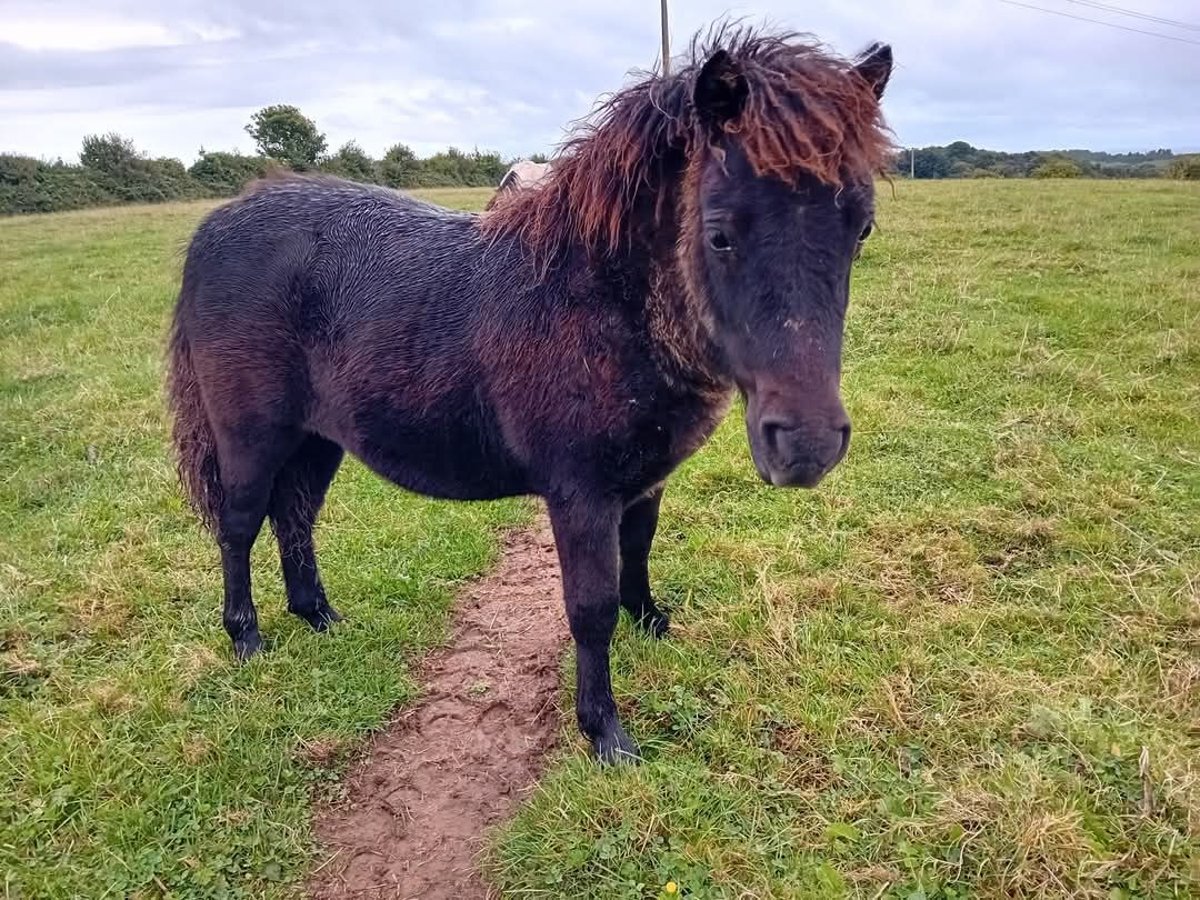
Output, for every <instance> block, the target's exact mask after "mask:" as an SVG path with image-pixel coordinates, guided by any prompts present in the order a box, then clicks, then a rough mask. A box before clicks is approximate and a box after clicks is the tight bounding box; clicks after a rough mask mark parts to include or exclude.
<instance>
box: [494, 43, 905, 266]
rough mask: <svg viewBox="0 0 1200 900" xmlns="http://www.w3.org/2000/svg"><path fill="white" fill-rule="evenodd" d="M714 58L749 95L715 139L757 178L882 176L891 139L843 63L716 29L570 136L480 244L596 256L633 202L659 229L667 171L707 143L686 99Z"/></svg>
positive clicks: (625, 233)
mask: <svg viewBox="0 0 1200 900" xmlns="http://www.w3.org/2000/svg"><path fill="white" fill-rule="evenodd" d="M717 50H725V51H726V52H728V53H729V55H730V56H731V57H732V59H733V61H734V63H735V64H736V65H737V67H738V69H739V70H740V71H741V73H742V74H743V75H744V76H745V78H746V81H747V84H748V86H749V95H748V98H747V100H746V104H745V107H744V108H743V110H742V113H741V114H740V115H739V116H738V117H737V118H735V119H733V120H732V121H730V122H728V123H726V124H725V126H724V131H725V133H726V134H729V135H733V136H736V139H737V140H738V141H739V142H740V144H741V147H742V149H743V151H744V152H745V153H746V156H747V158H748V159H749V162H750V164H751V165H752V166H753V167H754V170H755V172H756V173H757V174H759V175H772V176H775V177H778V178H781V179H784V180H787V181H794V180H795V179H796V178H798V177H799V176H800V175H801V174H802V173H809V174H811V175H813V176H815V177H817V178H818V179H820V180H821V181H822V182H824V183H826V184H830V185H836V186H841V185H842V184H845V183H847V182H849V181H857V180H863V179H869V178H871V177H874V176H875V175H876V174H879V173H882V172H883V171H884V169H885V168H886V165H887V162H888V159H889V156H890V154H891V152H892V150H893V149H894V147H893V144H892V141H891V138H890V136H889V135H890V132H889V131H888V128H887V126H886V125H885V123H884V120H883V115H882V113H881V111H880V107H879V101H878V100H877V99H876V97H875V94H874V92H873V89H872V86H871V85H870V84H869V83H868V82H867V80H866V79H865V78H863V77H862V76H861V75H859V74H858V73H857V72H856V71H855V70H854V65H853V63H852V62H851V61H849V60H846V59H843V58H842V57H839V56H837V55H835V54H833V53H831V52H829V51H828V50H826V49H825V48H823V47H822V46H821V44H819V43H818V42H816V41H815V40H814V39H812V38H811V37H810V36H808V35H802V34H797V33H791V32H788V33H783V34H766V33H763V32H760V31H757V30H755V29H751V28H743V27H740V26H736V25H722V26H719V27H717V28H716V29H714V30H713V31H712V32H711V33H710V34H709V35H708V37H707V38H706V39H701V37H700V36H697V37H696V38H695V39H694V40H693V41H692V43H691V46H690V52H689V57H690V59H689V60H688V62H687V63H686V64H684V65H683V66H682V67H681V68H680V69H679V70H678V71H677V72H675V73H674V74H672V75H670V76H668V77H666V78H662V77H658V76H651V75H645V74H643V75H642V77H641V80H639V81H638V82H637V83H635V84H633V85H632V86H630V87H627V88H625V89H623V90H621V91H618V92H617V93H615V94H612V95H611V96H609V97H608V98H607V99H605V100H604V101H602V102H601V103H600V104H599V105H598V107H597V108H596V110H595V111H594V112H593V114H592V115H591V116H590V117H589V118H588V119H585V120H583V121H582V122H580V123H578V124H577V125H576V126H575V128H574V130H573V132H572V134H571V135H570V137H569V138H568V139H567V141H566V142H565V144H564V145H563V147H562V149H561V150H560V151H559V154H558V156H557V157H556V159H555V161H554V171H553V173H552V174H551V175H550V177H549V178H548V180H547V181H546V182H545V183H544V184H542V185H538V186H537V187H534V188H530V189H524V190H519V191H513V192H511V193H510V194H509V196H508V197H507V198H504V199H503V200H500V201H499V202H498V203H497V205H496V207H495V208H494V209H493V210H492V211H491V212H489V213H487V214H485V215H484V217H483V219H482V221H481V227H482V229H483V231H484V233H485V234H489V235H491V236H493V237H494V236H497V235H499V234H504V233H508V234H516V235H518V236H519V237H520V238H521V240H522V242H523V243H524V244H525V246H526V247H527V248H528V249H529V250H530V251H531V252H532V253H533V254H534V255H535V256H536V257H539V258H541V259H542V260H543V262H548V261H549V260H550V259H551V258H552V257H554V256H556V255H557V254H558V253H559V252H561V251H564V250H565V249H566V248H567V247H569V246H571V245H577V246H579V247H581V248H583V249H584V250H585V251H587V252H588V253H589V254H592V255H597V256H602V255H604V254H607V253H609V252H611V251H612V250H614V249H616V248H617V247H619V246H621V244H622V243H623V242H625V241H628V240H629V239H630V237H631V234H632V232H631V226H632V224H633V223H632V218H633V214H634V207H635V204H636V203H637V202H638V200H639V196H643V194H642V192H643V190H645V191H648V192H658V196H656V197H655V198H654V205H653V207H652V208H651V210H650V211H649V212H650V213H652V214H653V215H654V216H655V218H656V219H657V218H658V217H660V216H661V215H662V214H663V212H664V204H663V200H664V197H663V194H664V193H665V192H664V191H662V188H663V186H664V174H665V172H666V171H667V169H668V166H672V165H673V166H676V167H678V166H679V164H680V162H681V161H682V160H683V159H684V158H685V157H686V156H688V155H691V154H692V153H695V152H697V151H698V150H699V149H701V146H702V144H703V142H707V141H710V140H711V134H710V132H709V129H708V127H707V126H706V125H705V124H704V123H702V122H701V121H699V119H698V117H697V115H696V112H695V110H694V108H693V104H692V93H693V88H694V85H695V81H696V75H697V73H698V72H699V71H700V67H701V66H702V65H703V64H704V62H705V60H706V59H708V57H709V56H710V55H711V54H713V53H714V52H716V51H717Z"/></svg>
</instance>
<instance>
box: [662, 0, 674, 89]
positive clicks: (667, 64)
mask: <svg viewBox="0 0 1200 900" xmlns="http://www.w3.org/2000/svg"><path fill="white" fill-rule="evenodd" d="M659 7H660V8H661V9H662V76H663V78H666V77H667V76H668V75H670V74H671V32H670V29H669V28H668V27H667V0H660V3H659Z"/></svg>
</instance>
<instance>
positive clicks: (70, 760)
mask: <svg viewBox="0 0 1200 900" xmlns="http://www.w3.org/2000/svg"><path fill="white" fill-rule="evenodd" d="M446 196H450V197H451V198H452V199H454V200H457V201H459V203H460V205H469V204H472V203H475V204H476V205H480V206H481V205H482V202H483V201H484V200H486V197H487V192H469V193H466V192H463V193H459V194H456V195H445V194H444V195H443V197H442V199H443V200H444V199H445V197H446ZM206 209H207V205H204V204H199V205H197V204H187V205H173V206H158V207H139V208H125V209H116V210H99V211H89V212H81V213H69V214H55V215H49V216H41V217H29V218H15V219H3V220H0V272H2V273H3V276H2V277H0V473H2V474H0V885H2V887H0V896H6V897H39V898H40V897H102V896H104V897H126V896H147V897H148V896H159V895H171V896H188V897H202V896H212V897H217V896H255V897H257V896H277V895H281V894H286V893H291V892H292V890H293V885H294V883H295V882H296V880H297V879H298V878H300V877H302V876H303V874H304V872H305V870H306V869H307V867H308V866H309V865H310V863H311V860H312V856H313V845H312V837H311V834H310V830H309V810H310V801H311V798H312V796H313V794H314V791H315V792H318V793H319V792H320V791H322V790H323V789H324V788H325V787H326V786H327V785H329V784H330V783H331V782H332V780H333V779H334V778H336V775H337V774H338V772H339V767H340V764H341V763H342V762H343V761H344V760H345V758H346V757H347V755H348V753H349V752H350V750H351V748H352V747H353V744H354V741H356V740H357V739H358V738H360V737H361V736H362V735H363V734H364V733H365V732H366V731H367V730H369V729H371V728H375V727H376V726H378V725H379V724H380V723H381V722H382V721H384V720H385V719H386V718H387V716H388V715H389V713H390V712H391V710H393V709H394V708H395V707H396V706H397V705H398V704H400V703H403V702H405V701H408V700H411V699H412V698H413V697H414V696H415V693H416V689H417V685H416V683H415V681H414V678H413V676H412V669H411V664H412V663H413V662H415V661H416V660H418V659H419V657H420V655H421V653H422V652H423V651H425V650H426V649H428V648H429V647H430V646H431V645H433V644H435V643H436V642H437V641H439V640H440V639H441V638H442V636H443V634H444V626H445V624H446V622H447V615H446V613H447V611H448V609H449V601H450V599H451V597H452V596H453V587H454V584H455V583H456V582H457V581H459V580H460V579H462V578H465V577H467V576H470V575H474V574H476V573H478V572H480V571H481V570H483V569H485V568H486V567H487V566H488V565H489V564H490V563H491V561H492V560H493V558H494V555H495V552H496V550H497V547H498V543H497V539H496V538H497V533H498V529H499V528H500V527H501V526H503V525H507V524H512V523H515V522H519V521H523V520H524V519H525V517H526V513H527V508H526V507H525V506H524V505H523V504H520V503H505V504H495V505H486V506H484V505H477V506H473V505H467V504H451V503H434V502H430V501H425V500H421V499H418V498H415V497H412V496H409V495H407V494H404V493H402V492H400V491H397V490H395V489H393V488H391V487H390V486H388V485H386V484H384V483H382V482H381V481H380V479H378V478H377V477H375V476H374V475H371V474H369V473H368V472H367V471H366V470H365V469H364V468H362V467H361V466H360V465H358V464H356V463H351V464H349V465H347V466H345V467H343V469H342V471H341V472H340V473H339V475H338V477H337V481H336V483H335V485H334V487H333V489H332V491H331V496H330V501H329V504H328V505H327V507H326V510H325V513H324V515H323V525H322V527H321V530H320V535H319V541H320V542H321V544H322V554H321V555H322V563H323V566H324V575H325V581H326V584H327V585H328V587H329V591H330V595H331V597H334V598H335V602H337V603H338V604H339V605H340V606H341V607H342V608H343V611H344V612H345V613H347V614H348V621H347V622H346V623H345V627H339V629H338V632H339V633H338V635H337V638H336V639H333V640H327V639H325V636H320V635H315V634H313V633H311V632H310V631H309V630H308V629H307V627H306V626H305V625H303V623H301V622H299V620H297V619H295V618H294V617H292V616H290V615H287V614H286V613H285V612H284V610H283V607H284V597H283V590H282V585H281V582H280V579H279V576H278V563H277V561H276V559H275V555H274V554H275V551H274V547H273V541H271V540H263V541H260V542H259V545H258V546H257V548H256V550H255V564H256V566H255V591H256V600H257V605H258V609H259V612H260V615H261V616H262V617H263V618H264V619H265V622H264V633H265V634H266V635H267V636H268V640H273V641H274V646H273V647H272V648H271V652H270V653H267V654H264V655H263V656H262V657H261V658H260V659H259V660H256V661H255V662H254V663H253V664H252V665H249V666H246V667H239V666H236V665H235V664H233V663H232V661H231V658H230V653H229V648H228V646H227V642H226V640H225V638H224V635H223V633H222V631H221V628H220V613H219V610H220V602H221V601H220V568H219V565H218V563H217V559H216V556H215V552H214V548H213V546H212V544H211V542H210V541H209V539H208V538H207V536H205V535H203V534H202V533H201V532H200V531H199V529H198V527H197V525H196V523H195V520H194V519H193V517H192V516H191V515H190V513H189V512H188V511H187V510H186V509H185V508H184V506H183V504H182V501H181V498H180V495H179V492H178V490H177V488H176V485H175V482H174V472H173V468H172V463H171V460H170V456H169V453H168V451H167V445H166V442H165V435H166V429H167V424H166V421H165V416H164V413H163V404H162V399H161V398H162V389H161V384H162V353H163V334H164V331H165V328H166V322H167V315H168V311H169V309H170V306H171V304H172V302H173V298H174V293H175V291H176V290H177V282H178V274H179V268H180V258H179V256H178V253H177V251H179V250H180V249H181V248H182V246H183V245H184V243H185V241H186V239H187V236H188V235H189V234H190V231H191V230H192V229H193V228H194V227H195V225H196V222H197V220H198V219H199V217H200V215H201V214H202V213H203V212H204V211H205V210H206Z"/></svg>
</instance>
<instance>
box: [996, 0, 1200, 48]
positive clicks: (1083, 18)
mask: <svg viewBox="0 0 1200 900" xmlns="http://www.w3.org/2000/svg"><path fill="white" fill-rule="evenodd" d="M1000 2H1001V3H1007V4H1008V5H1009V6H1021V7H1024V8H1025V9H1035V10H1037V11H1038V12H1044V13H1050V15H1052V16H1062V17H1063V18H1066V19H1075V20H1077V21H1080V22H1091V23H1092V24H1093V25H1105V26H1107V27H1109V28H1120V29H1121V30H1122V31H1132V32H1133V33H1134V34H1145V35H1149V36H1150V37H1156V38H1162V39H1163V40H1165V41H1178V42H1179V43H1181V44H1195V45H1196V46H1197V47H1200V41H1192V40H1189V39H1188V38H1181V37H1176V36H1175V35H1173V34H1163V33H1162V32H1161V31H1143V30H1142V29H1141V28H1130V27H1129V26H1128V25H1118V24H1117V23H1116V22H1105V21H1102V20H1101V19H1089V18H1087V17H1086V16H1076V15H1072V14H1071V13H1068V12H1062V11H1060V10H1057V9H1046V7H1044V6H1034V5H1033V4H1031V3H1018V2H1017V0H1000Z"/></svg>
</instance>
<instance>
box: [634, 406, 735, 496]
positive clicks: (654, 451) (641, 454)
mask: <svg viewBox="0 0 1200 900" xmlns="http://www.w3.org/2000/svg"><path fill="white" fill-rule="evenodd" d="M731 399H732V395H731V394H728V393H721V394H712V395H699V396H689V397H684V398H673V399H672V400H671V401H669V402H659V403H656V404H655V403H648V402H647V403H645V407H646V408H645V409H644V410H639V409H637V404H631V407H633V408H632V409H631V410H630V418H629V422H628V430H627V431H625V433H624V434H621V435H619V436H615V437H616V438H617V442H618V443H619V444H620V447H619V448H615V452H614V453H613V454H611V457H612V459H613V466H612V468H613V474H614V477H616V478H618V479H620V480H622V481H626V482H627V483H628V484H629V486H630V488H631V489H632V490H634V491H638V492H640V491H641V490H644V489H645V488H646V487H649V486H651V485H653V484H657V483H658V482H660V481H662V480H663V479H664V478H666V477H667V476H668V475H670V474H671V472H672V471H673V470H674V469H675V468H676V467H677V466H679V464H680V463H682V462H683V461H684V460H686V459H687V458H688V457H689V456H691V455H692V454H693V453H695V452H696V451H697V450H698V449H700V447H701V446H702V445H703V444H704V442H705V441H707V440H708V439H709V437H711V436H712V433H713V432H714V431H715V430H716V428H717V426H718V425H720V423H721V420H722V419H723V418H724V417H725V414H726V413H727V412H728V410H729V405H730V401H731Z"/></svg>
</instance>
